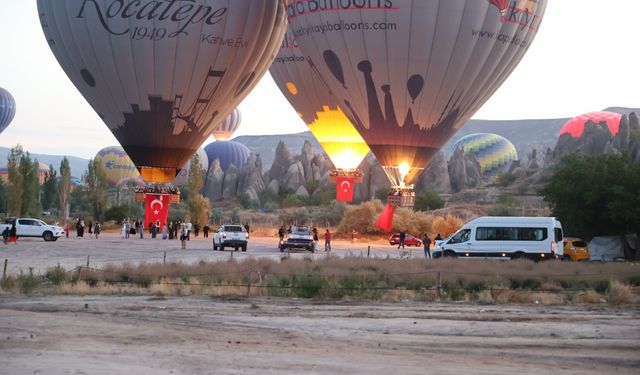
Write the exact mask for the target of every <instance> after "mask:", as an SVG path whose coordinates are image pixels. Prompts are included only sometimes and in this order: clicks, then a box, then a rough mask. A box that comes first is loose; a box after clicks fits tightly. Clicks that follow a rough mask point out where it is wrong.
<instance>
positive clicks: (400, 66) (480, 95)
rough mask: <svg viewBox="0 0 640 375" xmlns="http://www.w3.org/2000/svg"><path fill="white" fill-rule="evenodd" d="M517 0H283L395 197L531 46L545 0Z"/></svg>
mask: <svg viewBox="0 0 640 375" xmlns="http://www.w3.org/2000/svg"><path fill="white" fill-rule="evenodd" d="M521 2H522V1H515V0H514V1H511V4H512V5H510V6H509V7H507V11H506V15H504V16H503V15H502V13H501V11H503V10H504V9H501V8H503V6H500V7H497V6H495V5H496V4H497V5H500V3H501V2H497V1H492V0H389V1H364V2H361V3H358V2H355V1H347V2H340V1H338V2H335V3H334V6H333V7H326V6H325V7H324V8H322V7H321V6H320V5H319V4H320V3H319V2H312V1H294V0H288V1H287V11H288V16H289V22H290V23H291V27H292V30H293V33H294V35H295V37H296V40H297V42H298V44H299V46H300V49H301V50H302V52H303V53H304V56H305V58H307V59H308V60H309V61H308V62H309V63H310V64H312V66H313V69H315V70H316V71H317V72H318V73H319V74H320V76H321V77H322V78H323V80H324V82H325V83H326V84H327V85H328V87H329V88H330V89H331V92H332V93H333V94H334V96H336V97H337V98H338V99H339V102H340V106H341V107H342V109H343V110H344V112H345V114H346V115H347V116H348V117H349V118H350V119H351V120H352V122H353V123H354V125H355V127H356V129H357V130H358V132H359V133H360V135H362V138H363V139H364V140H365V141H366V142H367V144H368V145H369V147H370V148H371V151H372V152H373V154H374V155H375V156H376V158H377V159H378V160H379V161H380V164H381V165H382V167H383V169H384V170H385V172H386V174H387V176H388V177H389V179H390V181H391V182H392V184H393V185H394V192H395V193H403V192H404V191H406V190H409V191H410V189H409V186H408V185H409V184H411V182H412V181H413V180H414V178H415V176H417V175H418V174H419V172H420V171H422V170H423V169H424V168H425V166H426V165H427V164H428V162H429V161H430V160H431V158H432V157H433V156H434V155H435V154H436V153H437V152H438V150H439V149H440V148H441V147H442V146H443V145H444V144H445V143H446V142H447V141H448V140H449V139H450V138H451V136H452V135H453V134H455V132H456V131H457V130H458V129H459V128H460V127H461V126H462V125H463V124H464V123H465V122H466V121H467V120H468V119H469V118H470V117H471V116H472V115H473V114H474V113H475V112H476V111H477V110H478V109H479V108H480V107H481V106H482V104H483V103H485V102H486V101H487V100H488V99H489V97H491V95H492V94H493V93H494V92H495V91H496V90H497V89H498V87H500V85H501V84H502V83H503V82H504V81H505V80H506V79H507V77H508V76H509V74H510V73H511V72H512V71H513V69H515V67H516V66H517V64H518V62H519V61H520V60H521V59H522V57H523V56H524V54H525V52H526V51H527V49H528V47H529V46H530V45H531V42H532V41H533V39H534V37H535V35H536V33H537V30H538V28H539V26H540V23H541V21H542V17H543V14H544V11H545V8H546V4H547V1H546V0H536V1H530V2H529V1H527V2H525V3H526V5H527V6H526V9H524V10H520V9H519V4H520V3H521ZM325 4H326V3H325ZM411 194H412V193H411ZM399 195H400V196H402V195H403V194H399ZM401 204H403V205H404V204H406V205H412V204H413V200H412V199H407V200H406V202H402V203H401Z"/></svg>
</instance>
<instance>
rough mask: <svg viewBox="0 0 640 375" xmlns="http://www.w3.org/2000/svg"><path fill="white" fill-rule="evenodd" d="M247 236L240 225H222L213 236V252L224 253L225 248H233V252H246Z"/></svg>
mask: <svg viewBox="0 0 640 375" xmlns="http://www.w3.org/2000/svg"><path fill="white" fill-rule="evenodd" d="M248 238H249V235H248V233H247V230H246V229H244V227H243V226H242V225H240V224H224V225H221V226H220V228H218V230H217V231H216V232H215V233H214V234H213V250H220V251H224V248H225V247H233V248H234V249H235V251H238V249H242V251H247V243H248Z"/></svg>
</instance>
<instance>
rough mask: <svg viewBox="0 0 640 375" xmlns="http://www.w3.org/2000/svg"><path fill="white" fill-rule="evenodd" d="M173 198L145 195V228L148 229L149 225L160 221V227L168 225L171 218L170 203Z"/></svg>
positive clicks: (165, 195)
mask: <svg viewBox="0 0 640 375" xmlns="http://www.w3.org/2000/svg"><path fill="white" fill-rule="evenodd" d="M170 200H171V197H170V196H169V194H153V193H147V194H145V195H144V202H145V203H144V220H145V221H144V227H145V228H148V227H149V223H154V224H155V222H156V221H157V220H160V227H162V225H164V224H166V223H167V219H168V218H169V203H170Z"/></svg>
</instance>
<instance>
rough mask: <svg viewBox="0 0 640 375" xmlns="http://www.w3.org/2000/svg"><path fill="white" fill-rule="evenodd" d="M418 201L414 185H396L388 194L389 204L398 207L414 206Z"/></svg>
mask: <svg viewBox="0 0 640 375" xmlns="http://www.w3.org/2000/svg"><path fill="white" fill-rule="evenodd" d="M415 203H416V193H415V192H414V191H413V185H408V186H406V185H405V186H394V187H392V188H391V191H390V192H389V195H387V204H390V205H392V206H396V207H409V208H413V206H414V205H415Z"/></svg>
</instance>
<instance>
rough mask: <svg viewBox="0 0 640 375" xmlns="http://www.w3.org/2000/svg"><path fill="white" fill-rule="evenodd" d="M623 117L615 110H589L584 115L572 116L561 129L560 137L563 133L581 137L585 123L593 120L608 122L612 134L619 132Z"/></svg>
mask: <svg viewBox="0 0 640 375" xmlns="http://www.w3.org/2000/svg"><path fill="white" fill-rule="evenodd" d="M621 119H622V115H621V114H619V113H614V112H604V111H600V112H589V113H585V114H584V115H580V116H577V117H574V118H572V119H571V120H569V121H567V123H566V124H564V126H562V129H560V134H559V135H558V137H560V136H562V135H563V134H571V136H572V137H576V138H579V137H581V136H582V134H583V133H584V125H585V124H586V123H587V122H588V121H591V122H593V123H594V124H599V123H601V122H605V123H606V124H607V128H608V129H609V131H610V132H611V134H612V135H616V134H618V130H620V120H621Z"/></svg>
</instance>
